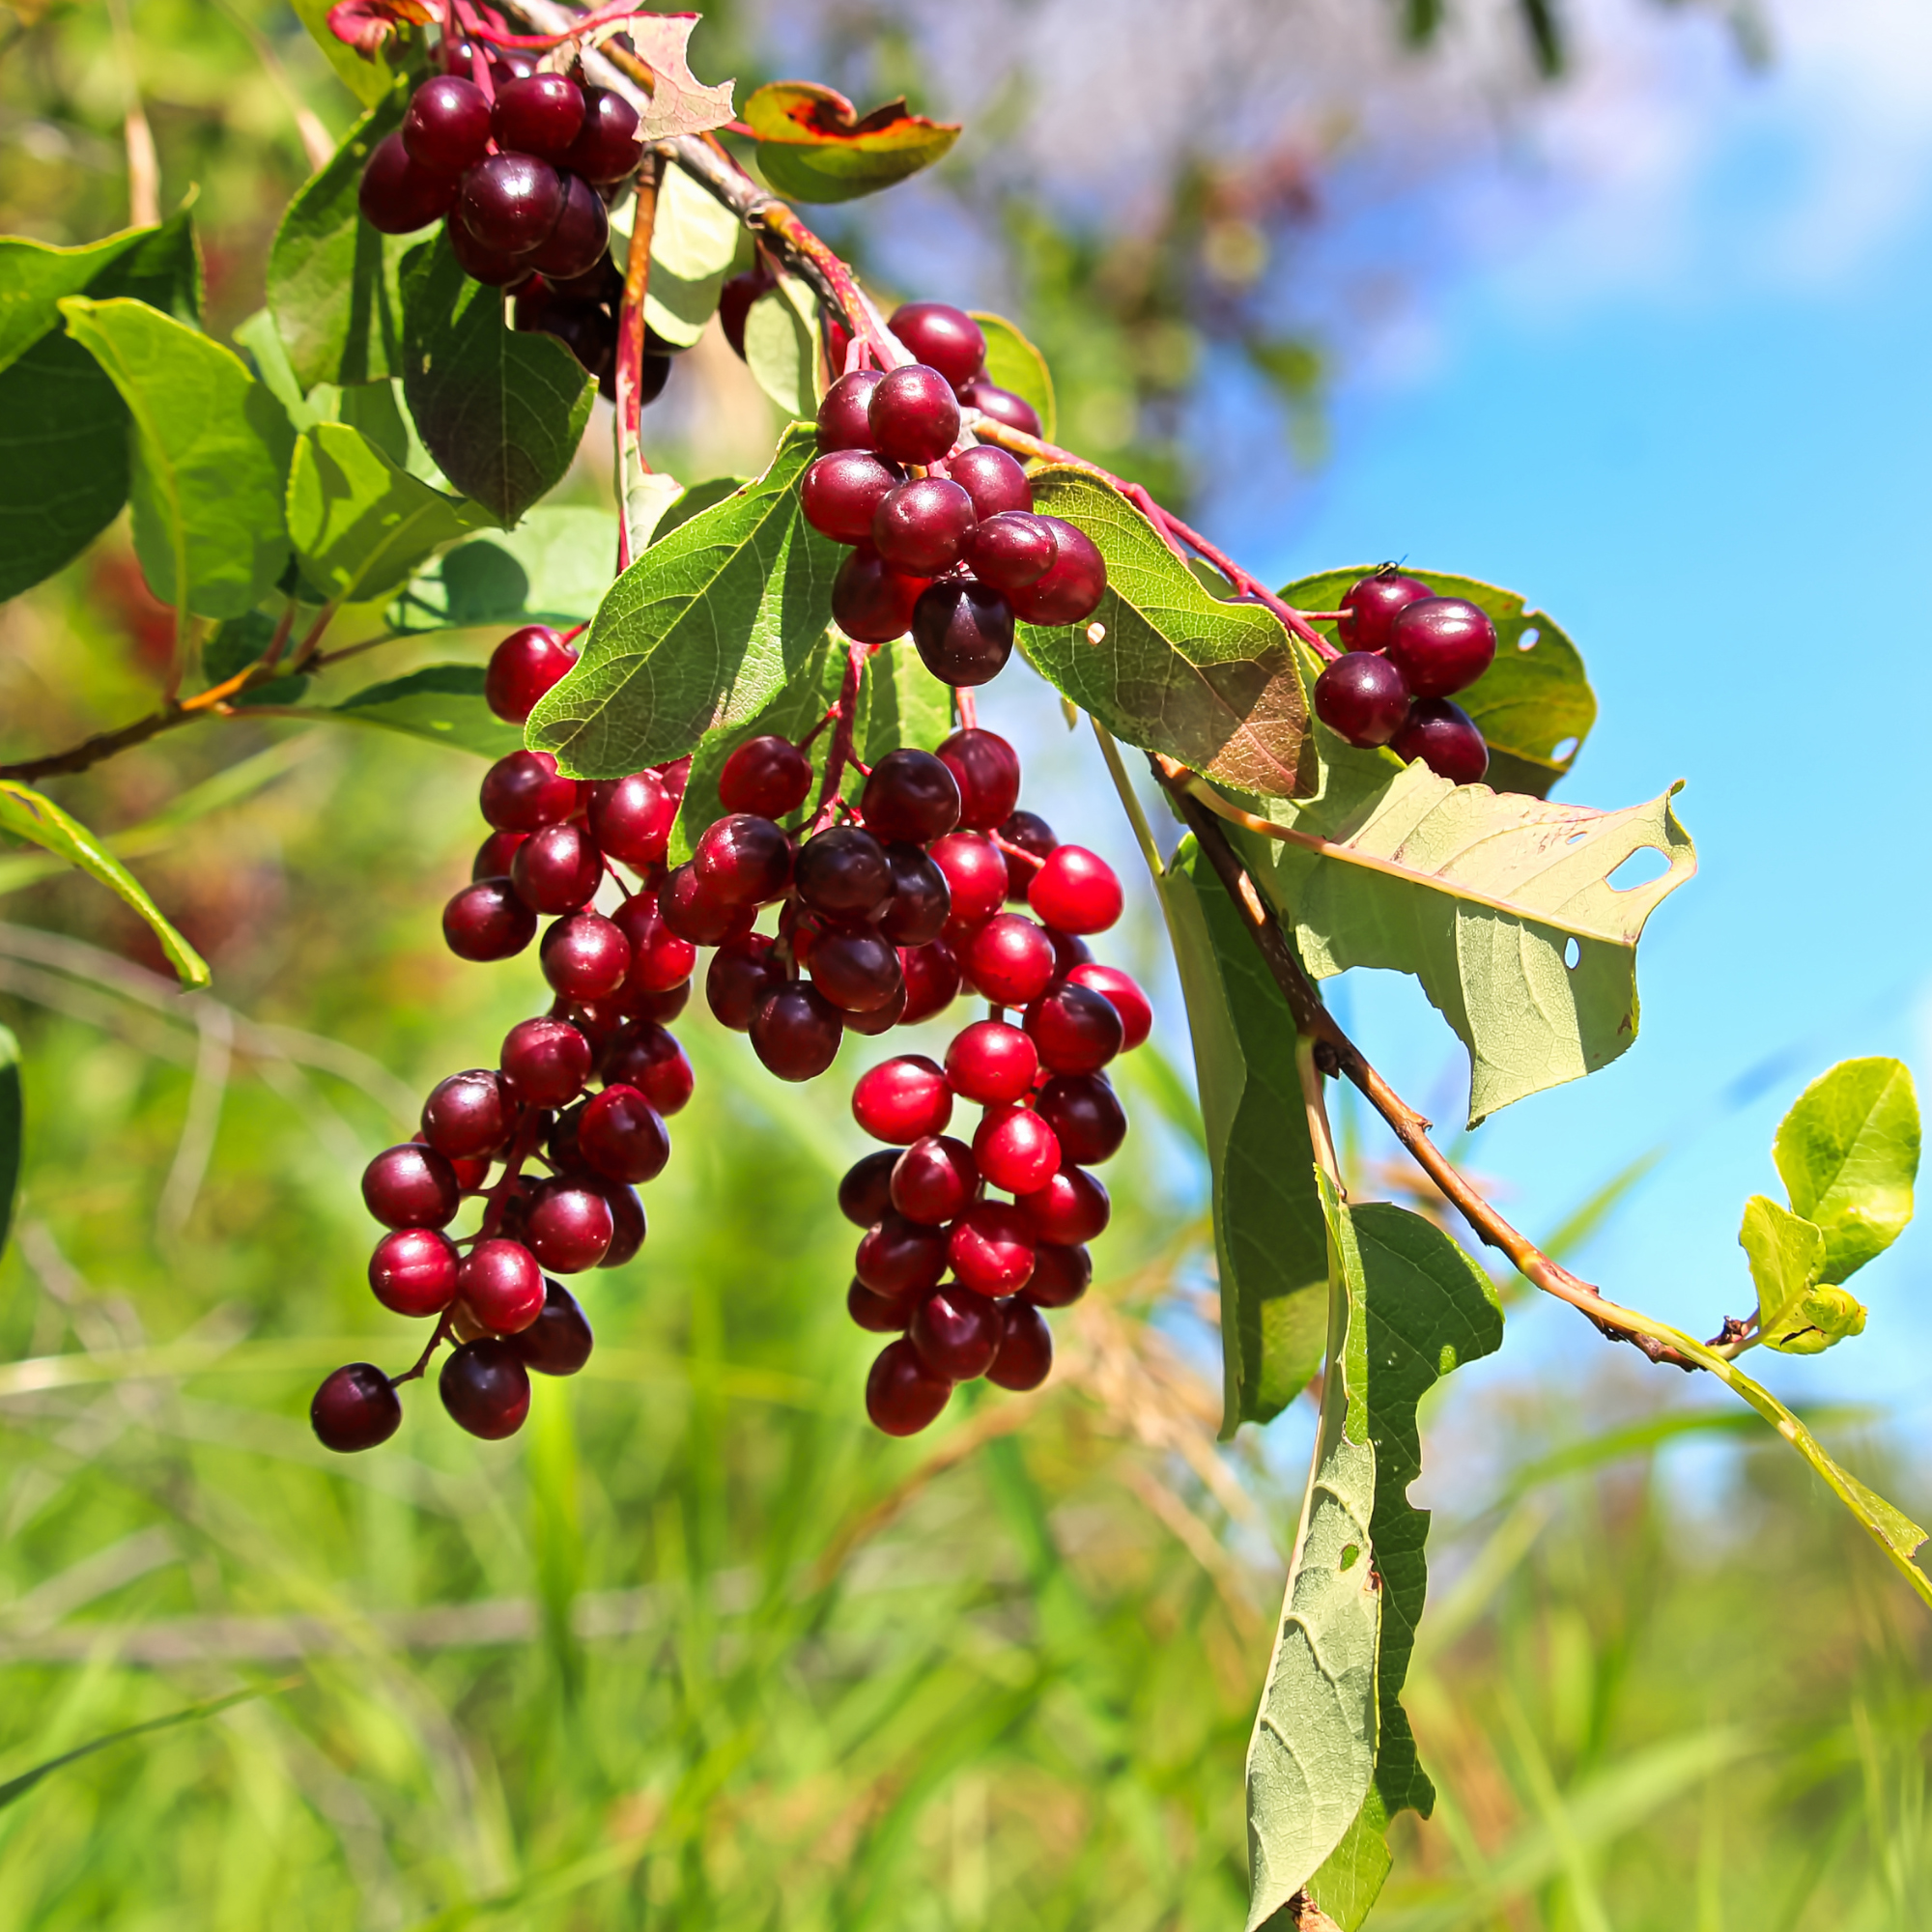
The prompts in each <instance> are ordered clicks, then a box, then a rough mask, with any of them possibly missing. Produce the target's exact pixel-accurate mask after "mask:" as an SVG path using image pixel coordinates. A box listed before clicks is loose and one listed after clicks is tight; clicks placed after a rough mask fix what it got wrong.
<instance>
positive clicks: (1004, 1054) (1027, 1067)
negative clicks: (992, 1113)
mask: <svg viewBox="0 0 1932 1932" xmlns="http://www.w3.org/2000/svg"><path fill="white" fill-rule="evenodd" d="M1038 1071H1039V1049H1038V1048H1037V1046H1036V1045H1035V1044H1034V1042H1033V1041H1032V1040H1031V1039H1030V1038H1029V1037H1027V1036H1026V1035H1025V1034H1024V1033H1022V1032H1021V1031H1020V1030H1019V1028H1018V1027H1016V1026H1011V1025H1009V1024H1008V1022H1007V1021H1005V1020H975V1021H974V1022H973V1024H972V1025H971V1026H969V1027H965V1028H963V1029H962V1030H961V1031H960V1032H959V1033H958V1034H957V1035H956V1036H955V1037H954V1038H953V1041H952V1045H951V1046H949V1047H948V1048H947V1049H946V1078H947V1081H948V1083H949V1085H951V1087H952V1091H953V1092H954V1093H955V1094H958V1095H959V1096H960V1097H961V1098H962V1099H966V1100H978V1101H979V1102H980V1104H981V1105H982V1106H996V1105H1000V1104H1003V1103H1006V1102H1009V1101H1013V1100H1023V1099H1025V1098H1026V1096H1027V1095H1028V1094H1031V1093H1032V1092H1033V1083H1034V1076H1035V1075H1036V1074H1037V1073H1038Z"/></svg>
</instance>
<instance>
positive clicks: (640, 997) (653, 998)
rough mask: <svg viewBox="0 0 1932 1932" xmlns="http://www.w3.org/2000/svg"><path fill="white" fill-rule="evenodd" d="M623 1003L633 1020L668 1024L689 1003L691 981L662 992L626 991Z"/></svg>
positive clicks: (662, 1024)
mask: <svg viewBox="0 0 1932 1932" xmlns="http://www.w3.org/2000/svg"><path fill="white" fill-rule="evenodd" d="M624 1004H625V1007H626V1008H627V1009H628V1010H629V1012H630V1016H631V1017H632V1018H633V1019H635V1020H639V1021H643V1020H653V1021H655V1022H656V1023H657V1024H658V1025H659V1026H669V1025H670V1023H671V1021H672V1020H674V1019H676V1018H677V1016H678V1014H679V1013H681V1012H683V1010H684V1009H685V1008H686V1007H688V1006H689V1005H690V1004H691V981H690V980H685V982H684V983H683V984H682V985H681V986H668V987H667V988H666V989H665V990H664V991H663V992H662V993H627V994H626V995H625V999H624ZM660 1111H662V1110H660Z"/></svg>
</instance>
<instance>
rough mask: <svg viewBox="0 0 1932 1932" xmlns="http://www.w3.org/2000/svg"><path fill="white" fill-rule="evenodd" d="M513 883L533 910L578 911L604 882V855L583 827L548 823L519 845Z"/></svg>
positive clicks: (549, 911) (513, 865)
mask: <svg viewBox="0 0 1932 1932" xmlns="http://www.w3.org/2000/svg"><path fill="white" fill-rule="evenodd" d="M510 883H511V885H513V886H514V887H515V888H516V889H517V896H518V897H519V898H520V899H522V900H523V902H524V903H525V904H526V906H528V907H529V908H530V909H531V911H532V912H547V913H559V912H579V911H582V908H583V907H585V906H587V905H588V904H589V903H590V901H591V900H592V899H594V898H595V897H596V896H597V888H598V887H599V886H601V885H602V884H603V883H604V855H603V854H602V853H601V852H600V851H598V849H597V847H596V845H595V844H594V843H593V842H592V840H591V838H590V835H589V833H587V832H586V831H585V830H584V829H583V828H582V826H581V825H578V824H576V823H574V822H573V823H570V824H566V825H546V826H545V827H544V829H543V830H542V831H541V832H533V833H531V834H530V836H529V837H528V838H526V839H525V840H524V842H523V843H522V844H521V845H519V846H518V847H517V851H516V856H515V857H514V858H513V859H512V860H511V861H510Z"/></svg>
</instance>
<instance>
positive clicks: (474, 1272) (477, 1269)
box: [456, 1238, 544, 1335]
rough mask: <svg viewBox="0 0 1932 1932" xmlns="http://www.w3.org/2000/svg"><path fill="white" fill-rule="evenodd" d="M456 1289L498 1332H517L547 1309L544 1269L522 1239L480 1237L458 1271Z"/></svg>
mask: <svg viewBox="0 0 1932 1932" xmlns="http://www.w3.org/2000/svg"><path fill="white" fill-rule="evenodd" d="M456 1292H457V1293H459V1294H460V1295H461V1296H462V1297H463V1299H464V1303H465V1305H466V1306H467V1307H468V1308H469V1312H470V1313H471V1314H472V1315H474V1316H475V1318H476V1319H477V1321H480V1322H481V1323H482V1324H483V1326H484V1327H485V1328H487V1329H489V1331H490V1332H491V1333H492V1334H494V1335H514V1334H515V1333H516V1332H517V1330H518V1329H519V1328H527V1327H528V1326H529V1325H530V1323H531V1322H532V1321H535V1320H536V1319H537V1317H538V1315H539V1314H541V1313H542V1311H543V1301H544V1287H543V1270H542V1269H541V1268H539V1267H538V1266H537V1263H536V1257H535V1256H534V1255H532V1254H531V1253H530V1251H529V1249H528V1248H526V1247H525V1246H524V1244H523V1243H522V1242H521V1241H509V1240H503V1239H500V1238H493V1239H491V1240H487V1241H478V1242H477V1243H476V1245H475V1246H474V1247H473V1248H471V1249H470V1250H469V1253H468V1254H467V1255H466V1256H465V1257H464V1258H463V1264H462V1265H461V1266H460V1267H459V1268H458V1269H457V1271H456Z"/></svg>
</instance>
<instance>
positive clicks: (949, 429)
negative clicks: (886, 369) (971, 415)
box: [866, 362, 959, 463]
mask: <svg viewBox="0 0 1932 1932" xmlns="http://www.w3.org/2000/svg"><path fill="white" fill-rule="evenodd" d="M866 419H867V422H868V423H870V425H871V429H872V447H873V448H874V449H876V450H877V451H878V452H879V453H880V455H882V456H887V457H890V458H892V460H893V461H894V462H895V463H937V462H938V461H939V460H940V458H941V457H943V456H944V455H945V454H946V452H947V451H948V450H949V449H951V448H952V445H953V444H954V443H955V442H956V441H957V440H959V399H958V398H957V397H956V396H955V395H954V394H953V393H952V384H951V383H949V382H948V381H947V380H946V378H945V377H944V376H942V375H941V374H940V373H939V371H938V370H937V369H928V368H926V367H925V366H924V365H923V364H922V363H918V362H913V363H909V364H908V365H907V366H906V367H904V368H902V369H895V370H893V371H891V372H890V373H889V374H888V375H885V376H882V377H881V378H880V379H879V382H878V383H877V384H876V385H875V386H874V388H873V390H872V396H871V401H870V402H869V403H868V404H867V409H866Z"/></svg>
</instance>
